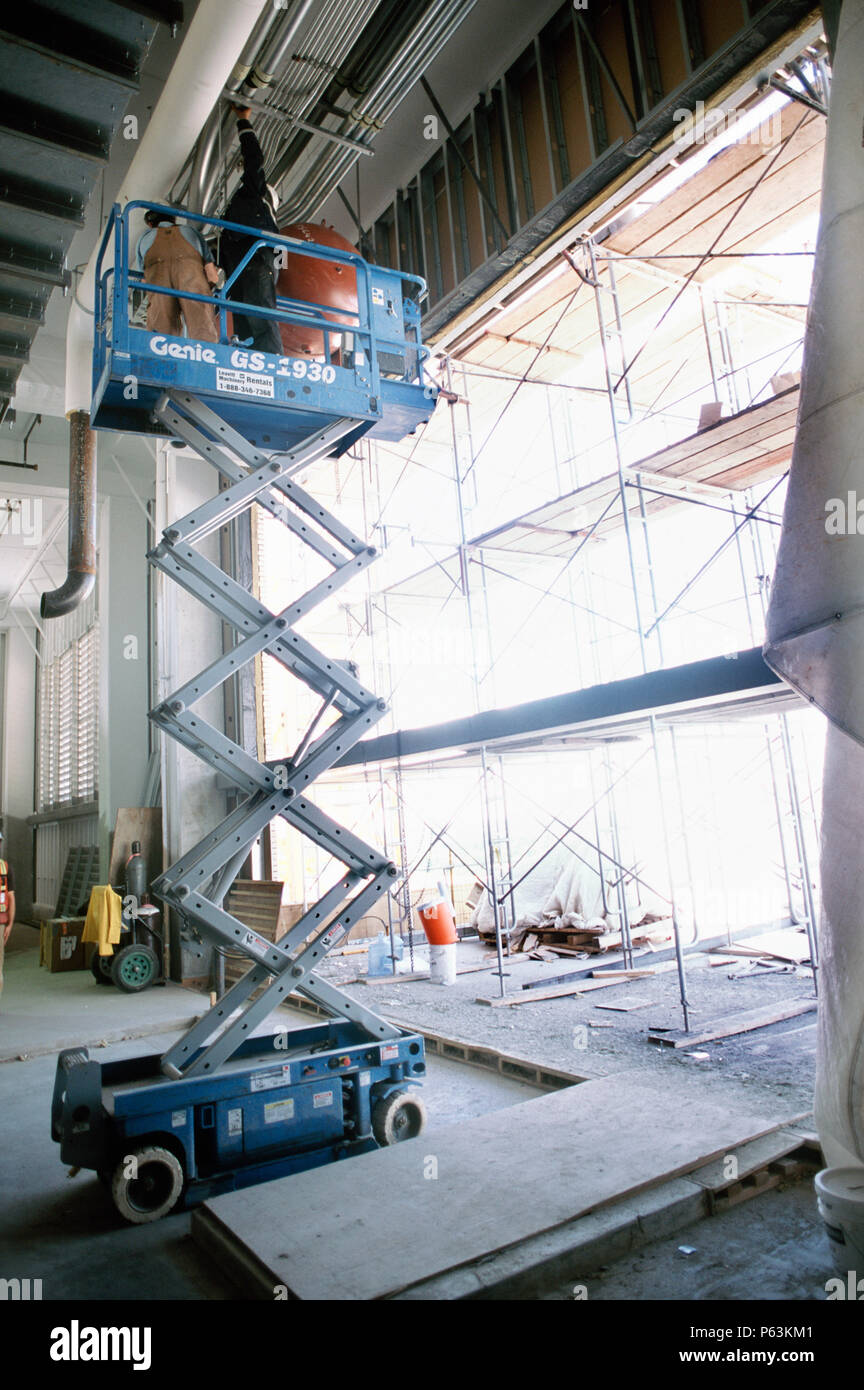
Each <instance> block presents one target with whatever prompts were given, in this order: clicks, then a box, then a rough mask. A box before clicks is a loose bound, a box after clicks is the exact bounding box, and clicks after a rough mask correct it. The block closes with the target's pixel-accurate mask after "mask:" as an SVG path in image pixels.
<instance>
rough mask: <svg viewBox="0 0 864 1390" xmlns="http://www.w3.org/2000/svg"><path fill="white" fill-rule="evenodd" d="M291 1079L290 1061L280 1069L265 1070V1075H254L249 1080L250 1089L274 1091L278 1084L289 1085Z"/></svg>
mask: <svg viewBox="0 0 864 1390" xmlns="http://www.w3.org/2000/svg"><path fill="white" fill-rule="evenodd" d="M290 1080H291V1066H290V1064H289V1063H288V1062H286V1063H285V1066H284V1067H279V1069H278V1071H265V1072H264V1074H263V1075H258V1076H253V1077H251V1078H250V1080H249V1089H250V1091H274V1090H275V1089H276V1087H277V1086H287V1085H288V1082H289V1081H290Z"/></svg>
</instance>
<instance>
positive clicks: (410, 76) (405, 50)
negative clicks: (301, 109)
mask: <svg viewBox="0 0 864 1390" xmlns="http://www.w3.org/2000/svg"><path fill="white" fill-rule="evenodd" d="M474 4H475V0H461V3H458V4H455V5H454V4H453V3H452V0H450V3H446V4H445V3H443V0H440V3H439V4H438V5H437V6H436V7H435V9H434V10H433V12H432V16H431V17H430V16H429V15H428V14H427V15H426V16H425V20H424V22H423V24H422V25H420V26H417V27H415V29H414V30H413V31H412V32H411V33H410V34H409V35H408V37H407V38H406V39H405V40H404V42H403V43H402V45H401V46H400V48H399V50H398V52H396V53H395V54H393V55H392V57H391V59H390V60H389V62H388V63H387V65H386V68H385V69H384V70H383V72H381V73H379V74H378V76H377V77H376V78H375V79H374V80H373V82H372V83H371V85H370V87H369V90H368V91H367V93H366V95H365V96H364V98H363V103H362V110H361V109H360V108H359V107H355V109H354V111H353V112H352V120H351V122H350V123H349V124H348V125H347V126H346V127H345V128H343V130H342V131H340V134H345V135H349V134H357V133H358V131H362V130H363V129H364V128H366V129H368V128H369V127H370V126H371V127H372V128H373V129H378V128H380V127H381V126H383V125H384V124H385V122H386V121H387V120H388V119H389V118H390V116H391V115H392V114H393V112H394V111H395V110H396V108H397V107H398V105H399V103H400V102H401V101H402V100H403V99H404V97H405V96H406V95H407V94H408V92H409V91H410V90H411V88H412V87H413V86H414V85H415V83H416V82H417V81H418V80H419V78H420V76H421V74H422V73H424V72H425V71H427V70H428V68H429V66H430V64H431V63H432V62H433V61H434V59H435V58H436V57H437V56H438V54H439V53H440V52H441V50H442V48H443V47H444V45H445V44H446V43H448V42H449V40H450V39H451V38H452V36H453V34H454V33H455V32H456V30H457V29H458V28H459V26H460V24H461V23H462V22H463V20H464V19H465V18H466V16H467V15H468V13H469V12H470V11H471V10H472V9H473V7H474ZM315 144H316V142H315V140H314V138H313V140H312V141H310V144H309V145H308V146H307V148H306V150H305V151H304V157H305V161H306V162H307V163H313V159H312V154H313V150H314V147H315ZM356 158H357V156H356V154H355V153H354V152H352V151H347V150H345V149H343V148H338V149H335V150H334V149H331V150H330V151H329V152H327V153H325V156H324V158H323V160H320V161H318V160H317V159H316V160H314V163H313V167H312V168H310V169H309V171H308V172H307V173H306V174H304V176H303V177H302V179H301V182H300V183H299V185H298V186H297V187H295V188H294V189H292V190H291V193H290V195H289V198H288V200H287V201H286V203H285V204H284V206H283V207H282V208H281V209H280V215H281V214H284V216H285V217H286V218H287V219H289V220H290V219H292V218H296V217H299V216H304V217H306V216H313V215H314V214H315V212H316V211H317V210H318V208H319V207H320V205H321V203H322V202H323V201H324V200H325V199H326V198H327V197H328V196H329V195H330V193H332V191H333V189H334V188H336V187H337V186H338V185H339V184H340V183H341V182H342V180H343V179H344V177H345V175H346V174H347V173H348V172H349V170H350V169H351V168H352V167H353V165H354V164H355V163H356ZM284 172H285V171H284V170H283V169H280V167H279V166H278V165H277V167H276V169H275V170H274V176H275V177H276V178H277V179H278V178H279V177H280V176H281V175H282V174H283V173H284Z"/></svg>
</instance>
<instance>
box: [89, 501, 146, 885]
mask: <svg viewBox="0 0 864 1390" xmlns="http://www.w3.org/2000/svg"><path fill="white" fill-rule="evenodd" d="M148 534H149V532H148V526H147V520H146V517H145V516H144V513H143V512H142V510H141V508H140V506H139V505H138V503H137V502H136V501H135V499H134V498H133V497H131V496H130V497H122V496H110V497H106V498H105V499H104V501H103V502H102V504H101V509H100V525H99V577H98V584H99V594H98V607H99V632H100V648H99V849H100V864H101V872H102V875H103V878H102V880H101V881H103V882H104V875H105V874H107V872H108V862H109V860H108V850H109V841H110V836H111V834H112V832H113V830H114V821H115V818H116V815H117V811H118V810H119V808H120V807H121V806H140V805H141V804H142V798H143V795H144V787H145V783H146V780H147V762H148V757H149V724H148V719H147V710H148V705H149V700H148V680H147V672H148V663H147V562H146V559H145V554H146V551H147V549H148V548H149V541H148Z"/></svg>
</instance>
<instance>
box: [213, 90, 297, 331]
mask: <svg viewBox="0 0 864 1390" xmlns="http://www.w3.org/2000/svg"><path fill="white" fill-rule="evenodd" d="M234 111H235V112H236V113H237V133H238V135H239V137H240V157H241V159H242V160H243V177H242V179H241V180H240V183H239V185H238V187H237V190H236V192H235V193H234V195H233V197H232V198H231V200H230V202H229V203H228V206H227V207H226V209H225V212H224V218H225V221H226V222H239V223H240V224H241V226H244V227H260V228H261V229H262V231H265V232H278V230H279V228H278V227H277V225H276V218H275V216H274V214H275V211H276V207H275V203H276V198H275V194H274V193H273V192H272V190H271V189H270V187H269V185H268V183H267V178H266V175H265V172H264V156H263V155H262V153H261V146H260V145H259V144H258V140H257V137H256V135H255V132H254V130H253V129H252V125H251V122H250V120H249V117H250V115H251V114H252V113H251V110H250V108H249V107H248V106H235V107H234ZM250 244H251V243H250V238H249V237H246V236H243V235H242V234H241V233H240V232H223V233H222V241H221V246H220V260H221V263H222V266H223V269H224V271H225V274H226V276H228V277H229V278H230V276H231V275H232V273H233V271H234V270H235V269H236V268H237V266H238V265H239V264H240V262H241V260H242V259H243V257H244V255H245V254H246V252H247V251H248V250H249V246H250ZM228 297H229V299H238V300H242V301H244V302H245V303H246V304H260V305H261V307H262V308H264V309H275V308H276V266H275V261H274V252H273V247H272V246H262V247H261V249H260V250H259V251H256V253H255V255H254V256H253V257H252V259H251V261H250V262H249V264H248V265H247V266H246V267H245V269H243V270H241V272H240V274H239V275H238V277H237V279H236V280H235V281H234V283H233V285H232V286H231V288H230V290H229V291H228ZM233 317H234V332H235V334H236V336H237V337H238V338H239V339H240V341H241V342H246V341H247V340H248V339H250V338H251V339H252V345H253V347H255V348H257V349H258V351H259V352H275V353H280V354H281V352H282V339H281V338H280V336H279V325H278V323H277V322H276V320H275V319H262V318H257V317H253V316H252V315H251V314H249V315H247V314H237V313H235V314H234V316H233Z"/></svg>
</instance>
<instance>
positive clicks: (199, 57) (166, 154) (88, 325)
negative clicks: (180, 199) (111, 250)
mask: <svg viewBox="0 0 864 1390" xmlns="http://www.w3.org/2000/svg"><path fill="white" fill-rule="evenodd" d="M267 3H268V0H201V3H200V4H199V6H198V8H197V10H196V11H195V16H194V18H193V20H192V22H191V24H190V25H189V29H188V32H187V34H186V37H185V39H184V40H183V43H182V45H181V47H180V51H179V53H178V54H177V57H176V59H175V61H174V65H173V67H172V69H171V72H170V74H169V76H168V79H167V81H166V83H165V86H164V88H163V90H162V95H161V97H160V98H159V101H158V102H157V104H156V107H155V109H154V111H153V114H152V116H151V117H150V122H149V124H148V126H147V129H146V131H145V132H144V136H143V138H142V140H141V143H140V145H139V146H138V150H137V153H136V155H135V158H134V159H133V160H132V163H131V164H130V166H129V169H128V172H127V174H126V178H125V179H124V181H123V186H122V188H121V189H120V192H119V194H118V195H117V202H119V203H120V204H121V205H122V204H124V203H126V202H128V201H129V200H130V199H131V198H151V199H153V200H154V201H158V200H159V199H161V198H163V197H164V196H165V193H166V191H167V190H168V189H169V188H170V187H171V185H172V184H173V183H174V182H175V180H176V179H177V177H178V175H179V174H180V171H181V169H182V168H183V164H184V162H185V160H186V158H187V155H188V153H189V150H190V149H191V147H192V145H193V144H194V143H195V140H196V139H197V138H198V135H199V134H200V131H201V128H202V126H203V125H204V122H205V121H206V120H207V117H208V116H209V115H210V112H211V111H212V110H213V107H214V106H215V105H216V104H217V103H218V101H219V94H220V92H221V91H222V88H223V87H224V86H225V84H226V82H227V81H228V80H229V78H230V76H231V72H232V70H233V68H234V64H235V62H236V60H237V55H238V54H240V53H242V51H243V49H244V46H245V45H246V43H247V42H248V40H249V36H250V34H251V33H252V31H253V29H254V27H255V25H256V23H257V22H258V21H259V20H260V18H261V16H262V13H263V11H264V9H265V6H266V5H267ZM97 256H98V247H94V249H93V253H92V255H91V256H90V259H89V261H88V262H87V266H86V268H85V270H84V273H83V274H82V276H81V278H80V280H79V283H78V287H77V290H76V293H75V295H74V296H73V299H72V304H71V305H70V309H69V319H68V324H67V329H66V415H67V418H68V420H69V422H70V427H71V440H70V462H69V468H70V499H69V501H70V532H69V538H70V550H69V559H68V570H67V575H66V579H65V581H64V583H63V584H62V585H61V587H60V588H59V589H57V590H55V591H54V592H53V593H48V594H43V596H42V602H41V605H40V606H41V608H42V612H43V614H44V615H45V617H58V616H60V613H61V612H70V611H71V610H72V609H73V608H75V607H76V606H77V604H78V603H80V602H81V599H82V598H83V597H84V596H85V593H89V591H90V589H92V587H93V582H94V579H93V576H94V575H95V536H96V510H95V496H96V451H95V447H94V444H93V436H92V434H91V433H90V429H89V413H88V412H89V410H90V395H91V388H90V364H91V361H92V357H93V303H94V289H95V284H94V281H95V271H96V259H97ZM82 417H86V424H82V423H81V421H82ZM82 431H83V432H84V437H83V438H82ZM82 460H86V463H83V462H82ZM73 479H74V486H75V489H76V497H73V495H72V491H71V486H72V483H73ZM79 504H80V505H79ZM73 515H77V516H79V517H80V520H81V526H82V529H81V532H80V534H79V533H78V532H77V530H76V533H75V536H74V540H75V546H74V553H73V546H72V541H73V530H72V518H73ZM91 554H92V555H93V557H94V569H93V571H92V573H91V572H90V571H88V570H87V569H86V568H81V565H82V564H86V563H89V558H88V557H89V556H90V555H91ZM88 574H89V575H90V578H89V581H88V579H87V578H85V577H82V576H87V575H88Z"/></svg>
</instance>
